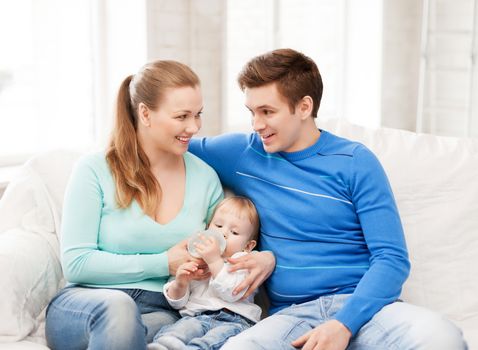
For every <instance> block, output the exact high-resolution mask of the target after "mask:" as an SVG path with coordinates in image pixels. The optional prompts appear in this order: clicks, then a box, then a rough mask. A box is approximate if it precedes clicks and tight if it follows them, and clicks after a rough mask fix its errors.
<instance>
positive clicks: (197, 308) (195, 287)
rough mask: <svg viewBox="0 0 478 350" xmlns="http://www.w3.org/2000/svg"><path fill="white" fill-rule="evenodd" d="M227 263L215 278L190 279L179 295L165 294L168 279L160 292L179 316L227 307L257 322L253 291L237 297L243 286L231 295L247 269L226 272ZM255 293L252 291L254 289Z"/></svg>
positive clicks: (259, 314) (238, 254)
mask: <svg viewBox="0 0 478 350" xmlns="http://www.w3.org/2000/svg"><path fill="white" fill-rule="evenodd" d="M247 254H248V253H245V252H239V253H235V254H234V255H233V256H232V257H233V258H238V257H240V256H244V255H247ZM229 267H230V264H229V263H227V262H226V263H224V266H223V267H222V269H221V271H219V273H218V274H217V276H216V277H215V278H210V279H208V280H203V281H195V280H193V281H191V283H189V288H188V290H187V292H186V294H185V295H184V296H183V297H182V298H181V299H177V300H175V299H171V298H170V297H169V296H168V288H169V286H170V285H171V283H172V281H170V282H168V283H166V285H165V286H164V290H163V292H164V295H165V297H166V299H167V300H168V302H169V304H170V305H171V307H173V308H174V309H177V310H179V313H180V314H181V316H195V315H197V314H199V313H201V312H204V311H215V310H220V309H223V308H227V309H229V310H231V311H233V312H235V313H237V314H239V315H241V316H243V317H245V318H247V319H249V320H251V321H254V322H258V321H259V320H260V318H261V308H260V307H259V306H258V305H256V304H254V295H251V296H250V297H248V298H247V300H240V299H241V298H242V296H243V295H244V293H245V292H246V291H245V290H243V291H242V292H241V293H239V294H237V295H232V291H233V290H234V288H235V287H236V286H237V285H238V284H239V283H241V282H242V281H243V280H244V279H245V278H246V277H247V275H248V271H247V270H239V271H236V272H232V273H230V272H228V269H229ZM254 293H255V292H254Z"/></svg>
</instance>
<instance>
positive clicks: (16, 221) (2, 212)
mask: <svg viewBox="0 0 478 350" xmlns="http://www.w3.org/2000/svg"><path fill="white" fill-rule="evenodd" d="M318 125H319V127H321V128H323V129H325V130H328V131H330V132H333V133H335V134H337V135H339V136H344V137H347V138H349V139H352V140H356V141H359V142H362V143H363V144H365V145H366V146H367V147H369V148H370V149H371V150H372V151H373V152H374V153H375V154H376V155H377V156H378V158H379V159H380V161H381V162H382V164H383V166H384V168H385V171H386V172H387V174H388V176H389V179H390V182H391V185H392V188H393V190H394V194H395V198H396V200H397V204H398V208H399V211H400V215H401V218H402V222H403V226H404V230H405V235H406V239H407V245H408V248H409V251H410V260H411V262H412V270H411V275H410V278H409V279H408V281H407V282H406V284H405V286H404V288H403V293H402V298H403V299H404V300H405V301H408V302H411V303H414V304H417V305H422V306H426V307H429V308H430V309H433V310H436V311H438V312H441V313H443V314H445V315H446V316H448V317H449V318H451V319H452V320H453V321H454V322H455V323H456V324H458V325H459V326H460V327H461V328H462V329H463V330H464V333H465V338H466V339H467V341H468V343H469V346H470V349H478V140H476V139H475V140H471V139H458V138H447V137H438V136H431V135H418V134H415V133H411V132H407V131H400V130H393V129H373V130H372V129H367V128H363V127H359V126H356V125H352V124H349V123H347V122H345V121H339V120H319V122H318ZM77 157H78V154H77V153H74V152H53V153H51V154H48V155H42V156H40V157H37V158H36V159H35V160H33V161H31V162H30V163H28V164H27V165H26V167H25V169H24V172H23V173H22V175H21V176H20V177H19V179H17V181H16V182H15V183H13V184H12V186H10V187H9V189H8V190H7V192H6V193H5V196H4V198H2V201H1V202H0V235H3V234H5V232H8V236H5V238H4V239H3V240H2V241H3V242H7V238H8V242H10V243H9V244H11V245H12V247H15V244H18V242H20V243H21V244H26V243H27V241H26V240H27V238H28V235H27V234H25V232H20V233H21V235H22V236H21V239H20V236H19V237H18V240H17V239H15V240H12V236H11V235H16V234H17V233H16V232H17V231H12V230H17V229H18V228H20V229H21V230H25V226H27V228H28V231H29V234H31V235H37V236H38V235H41V236H42V237H44V238H46V239H47V241H48V247H50V248H52V247H54V249H55V250H56V251H55V255H57V254H58V245H55V242H54V240H56V236H55V232H56V231H57V229H58V227H59V220H60V214H61V204H62V198H63V192H64V189H65V184H66V182H67V180H68V177H69V173H70V171H71V168H72V164H73V163H74V161H75V159H76V158H77ZM39 186H40V187H39ZM39 188H41V190H39ZM45 203H46V206H45ZM26 214H28V215H26ZM0 238H1V237H0ZM52 238H54V240H53V239H52ZM28 242H31V244H32V246H31V247H29V248H28V249H29V250H25V249H24V252H23V253H22V252H21V250H20V249H21V247H20V246H18V247H16V248H17V249H18V253H17V254H16V255H15V256H16V257H18V258H19V261H24V260H25V259H24V258H23V256H24V255H25V254H33V253H34V252H35V248H39V245H38V244H39V241H38V238H36V237H35V238H33V237H32V238H31V239H30V240H29V241H28ZM4 247H5V249H4V250H0V260H2V258H5V260H4V261H5V263H2V264H1V265H0V272H1V273H2V280H3V282H5V284H4V288H2V289H1V291H0V293H1V295H0V297H1V298H0V342H1V341H2V337H3V336H4V335H5V334H6V333H5V332H9V333H7V334H9V335H8V336H5V339H4V341H9V339H10V341H12V340H14V339H17V340H19V339H23V338H24V337H25V336H26V335H27V334H30V338H29V339H33V340H35V341H37V340H38V339H39V338H41V336H42V322H43V318H42V317H43V313H44V311H43V313H39V312H40V311H41V310H42V308H43V307H44V306H46V303H47V297H51V295H52V294H51V293H52V292H54V291H52V290H51V285H53V284H54V286H55V287H58V286H59V285H61V281H59V280H58V275H57V272H55V273H54V274H50V275H51V281H46V280H41V282H42V285H44V290H48V293H47V294H48V295H47V296H45V292H44V291H42V289H41V288H39V287H38V285H34V284H35V283H38V281H40V280H39V279H38V276H40V274H45V271H44V270H45V268H46V267H45V266H46V265H45V264H43V265H42V266H37V268H38V269H39V270H38V271H37V270H32V271H24V277H26V278H30V280H26V279H24V281H23V282H22V284H18V283H17V281H16V279H17V277H18V276H17V274H15V273H13V272H12V271H14V267H13V265H12V260H11V249H7V248H6V247H7V246H6V245H4ZM2 254H5V255H2ZM22 254H23V255H22ZM20 258H21V260H20ZM42 259H44V260H45V261H50V262H51V264H52V265H51V266H56V268H58V266H59V265H58V264H59V262H58V261H57V258H53V257H50V258H46V257H42ZM40 260H41V259H40ZM25 263H26V262H25ZM2 271H4V272H2ZM5 271H6V272H5ZM26 272H28V273H26ZM60 273H61V271H60ZM9 278H10V279H11V280H10V281H9V280H8V279H9ZM48 283H50V288H47V287H46V286H47V284H48ZM12 286H14V287H12ZM32 286H34V288H33V287H32ZM22 293H24V294H23V295H22ZM42 293H43V294H42ZM26 294H28V303H26V304H23V305H22V306H20V303H19V302H20V301H22V300H24V299H22V298H23V297H24V295H26ZM35 298H37V299H35ZM35 300H37V301H39V302H40V304H41V305H36V306H35V303H34V301H35ZM2 305H5V306H8V309H7V308H6V307H5V308H4V307H2ZM12 305H17V306H18V307H16V308H15V307H12ZM5 313H6V314H5ZM2 320H3V321H4V322H2ZM22 320H23V323H21V322H22ZM25 320H27V321H28V324H27V323H25V322H24V321H25ZM13 321H15V323H14V322H13ZM32 335H33V337H32ZM39 341H40V342H41V339H40V340H39ZM0 348H1V346H0Z"/></svg>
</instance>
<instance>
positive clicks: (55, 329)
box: [45, 285, 179, 350]
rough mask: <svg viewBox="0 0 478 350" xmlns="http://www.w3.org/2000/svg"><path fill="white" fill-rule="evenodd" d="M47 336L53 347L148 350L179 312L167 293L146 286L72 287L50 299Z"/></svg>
mask: <svg viewBox="0 0 478 350" xmlns="http://www.w3.org/2000/svg"><path fill="white" fill-rule="evenodd" d="M46 314H47V315H46V329H45V333H46V339H47V343H48V346H49V347H50V348H51V349H61V350H65V349H68V350H77V349H78V350H80V349H82V350H83V349H87V348H88V349H91V350H99V349H115V350H116V349H120V350H121V349H125V350H126V349H127V350H132V349H134V350H142V349H146V344H147V342H149V341H151V340H152V338H153V336H154V334H156V333H157V331H158V330H159V329H160V328H161V327H162V326H164V325H167V324H171V323H174V322H175V321H176V320H177V319H179V314H178V313H177V311H176V310H173V309H172V308H171V307H170V306H169V304H168V302H167V300H166V299H165V297H164V295H163V293H161V292H151V291H146V290H142V289H99V288H88V287H79V286H74V285H73V286H68V287H66V288H64V289H62V290H61V291H60V292H59V293H58V294H57V295H56V296H55V297H54V298H53V300H52V301H51V302H50V305H49V306H48V309H47V313H46Z"/></svg>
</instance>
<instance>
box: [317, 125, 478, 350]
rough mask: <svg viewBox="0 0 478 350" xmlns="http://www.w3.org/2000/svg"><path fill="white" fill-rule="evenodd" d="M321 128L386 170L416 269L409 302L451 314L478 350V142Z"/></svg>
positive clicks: (405, 290)
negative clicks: (368, 153)
mask: <svg viewBox="0 0 478 350" xmlns="http://www.w3.org/2000/svg"><path fill="white" fill-rule="evenodd" d="M318 125H319V127H320V128H323V129H325V130H328V131H331V132H333V133H335V134H337V135H339V136H343V137H346V138H349V139H352V140H356V141H359V142H361V143H363V144H365V145H366V146H367V147H369V148H370V149H371V150H372V151H373V152H374V153H375V154H376V155H377V157H378V158H379V159H380V161H381V163H382V165H383V167H384V168H385V171H386V173H387V175H388V177H389V180H390V183H391V186H392V188H393V191H394V195H395V198H396V201H397V205H398V209H399V212H400V216H401V219H402V223H403V227H404V231H405V236H406V241H407V246H408V249H409V253H410V261H411V264H412V269H411V274H410V277H409V278H408V280H407V282H406V283H405V285H404V288H403V291H402V295H401V297H402V299H404V300H405V301H409V302H411V303H414V304H416V305H422V306H426V307H428V308H430V309H432V310H436V311H439V312H441V313H443V314H445V315H446V316H448V317H449V318H451V319H452V320H453V321H455V323H457V324H458V325H460V326H461V327H462V328H463V329H464V332H465V337H466V338H467V340H468V341H469V342H470V343H472V342H473V343H474V344H475V346H478V298H477V295H478V278H477V276H478V139H466V138H453V137H443V136H432V135H426V134H416V133H412V132H408V131H402V130H395V129H387V128H378V129H368V128H364V127H360V126H357V125H352V124H350V123H348V122H346V121H340V120H324V121H319V122H318Z"/></svg>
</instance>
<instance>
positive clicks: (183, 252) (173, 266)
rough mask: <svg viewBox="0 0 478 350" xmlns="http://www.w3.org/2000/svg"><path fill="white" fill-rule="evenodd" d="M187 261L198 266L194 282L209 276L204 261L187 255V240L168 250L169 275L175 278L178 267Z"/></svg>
mask: <svg viewBox="0 0 478 350" xmlns="http://www.w3.org/2000/svg"><path fill="white" fill-rule="evenodd" d="M189 261H192V262H195V263H196V264H197V266H198V271H196V273H195V274H194V279H195V280H202V279H206V278H209V277H210V276H211V274H210V273H209V271H208V269H207V264H206V263H205V262H204V260H202V259H197V258H194V257H193V256H191V254H189V252H188V240H187V239H185V240H183V241H181V242H179V243H178V244H176V245H174V246H172V247H171V248H169V250H168V265H169V274H170V275H171V276H176V273H177V271H178V268H179V266H181V265H182V264H184V263H186V262H189Z"/></svg>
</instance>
